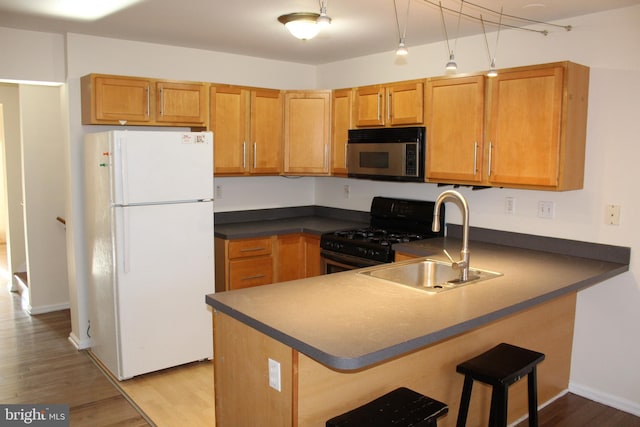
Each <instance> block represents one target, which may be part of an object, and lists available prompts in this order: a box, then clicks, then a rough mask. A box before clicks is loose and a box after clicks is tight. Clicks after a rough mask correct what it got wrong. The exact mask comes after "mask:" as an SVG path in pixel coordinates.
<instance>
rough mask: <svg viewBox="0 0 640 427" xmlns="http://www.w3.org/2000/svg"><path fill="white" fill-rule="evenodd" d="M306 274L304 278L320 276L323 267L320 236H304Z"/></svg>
mask: <svg viewBox="0 0 640 427" xmlns="http://www.w3.org/2000/svg"><path fill="white" fill-rule="evenodd" d="M303 237H304V255H305V262H304V264H305V272H304V277H314V276H320V275H321V274H322V266H321V262H320V236H311V235H308V234H305V235H304V236H303Z"/></svg>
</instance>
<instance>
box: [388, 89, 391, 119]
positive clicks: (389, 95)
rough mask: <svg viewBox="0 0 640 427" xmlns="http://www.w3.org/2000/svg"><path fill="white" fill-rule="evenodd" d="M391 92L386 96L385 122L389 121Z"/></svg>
mask: <svg viewBox="0 0 640 427" xmlns="http://www.w3.org/2000/svg"><path fill="white" fill-rule="evenodd" d="M391 105H392V104H391V92H389V93H388V94H387V120H391Z"/></svg>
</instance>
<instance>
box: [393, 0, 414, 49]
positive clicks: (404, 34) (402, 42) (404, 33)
mask: <svg viewBox="0 0 640 427" xmlns="http://www.w3.org/2000/svg"><path fill="white" fill-rule="evenodd" d="M410 5H411V0H407V17H406V19H405V21H404V30H403V31H402V33H400V20H399V19H398V5H397V4H396V0H393V9H394V11H395V13H396V28H397V29H398V38H399V39H400V41H399V42H398V49H397V50H396V55H398V56H406V55H408V54H409V50H407V46H406V45H405V40H406V37H407V24H408V22H409V6H410Z"/></svg>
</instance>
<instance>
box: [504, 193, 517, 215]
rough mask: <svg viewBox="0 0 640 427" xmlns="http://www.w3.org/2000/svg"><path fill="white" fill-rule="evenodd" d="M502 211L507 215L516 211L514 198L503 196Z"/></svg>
mask: <svg viewBox="0 0 640 427" xmlns="http://www.w3.org/2000/svg"><path fill="white" fill-rule="evenodd" d="M504 213H506V214H507V215H513V214H515V213H516V198H515V197H505V198H504Z"/></svg>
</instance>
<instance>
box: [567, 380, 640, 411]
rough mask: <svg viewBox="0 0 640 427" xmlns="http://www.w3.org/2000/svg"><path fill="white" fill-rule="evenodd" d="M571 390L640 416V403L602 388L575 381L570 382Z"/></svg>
mask: <svg viewBox="0 0 640 427" xmlns="http://www.w3.org/2000/svg"><path fill="white" fill-rule="evenodd" d="M569 391H570V392H571V393H573V394H577V395H578V396H582V397H585V398H587V399H589V400H593V401H595V402H598V403H602V404H603V405H607V406H611V407H612V408H616V409H618V410H620V411H624V412H628V413H629V414H632V415H635V416H637V417H640V403H638V402H632V401H630V400H627V399H623V398H621V397H619V396H615V395H613V394H609V393H603V392H601V391H600V390H596V389H593V388H591V387H587V386H584V385H581V384H578V383H575V382H569Z"/></svg>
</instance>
